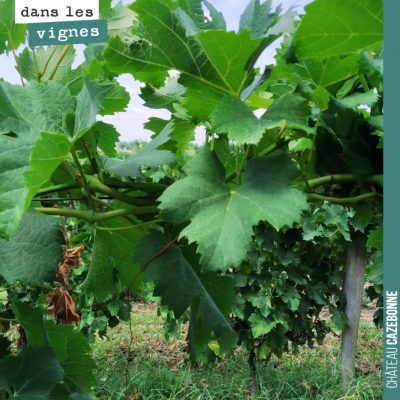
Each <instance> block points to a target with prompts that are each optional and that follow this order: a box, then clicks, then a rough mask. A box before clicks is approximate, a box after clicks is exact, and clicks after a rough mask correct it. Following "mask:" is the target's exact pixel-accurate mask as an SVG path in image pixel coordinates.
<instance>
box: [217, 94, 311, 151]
mask: <svg viewBox="0 0 400 400" xmlns="http://www.w3.org/2000/svg"><path fill="white" fill-rule="evenodd" d="M309 116H311V110H310V107H309V106H308V102H307V100H306V99H304V98H302V97H301V96H300V95H299V94H295V93H291V94H288V95H287V96H285V97H282V98H279V99H276V100H275V101H274V102H273V103H272V104H271V105H270V106H269V108H268V110H267V111H266V112H265V113H264V114H263V116H262V117H261V118H260V119H258V118H257V117H256V116H255V115H254V113H253V112H252V111H251V110H250V108H249V107H248V106H247V105H246V104H245V103H244V102H243V101H241V100H240V99H238V98H234V97H231V96H229V97H228V96H227V97H224V98H223V99H222V100H221V103H220V104H219V105H218V107H217V108H216V109H215V110H214V111H213V112H212V113H211V115H210V118H211V126H212V130H213V131H214V132H216V133H227V134H228V137H229V139H230V140H236V142H237V143H238V144H239V145H241V144H244V143H247V144H257V143H258V142H259V141H260V140H261V138H262V136H263V133H264V131H265V130H266V129H272V128H276V127H280V128H282V127H285V126H287V127H289V128H297V129H302V130H304V131H306V132H310V133H313V132H314V129H313V128H310V127H309V126H308V124H307V121H308V118H309Z"/></svg>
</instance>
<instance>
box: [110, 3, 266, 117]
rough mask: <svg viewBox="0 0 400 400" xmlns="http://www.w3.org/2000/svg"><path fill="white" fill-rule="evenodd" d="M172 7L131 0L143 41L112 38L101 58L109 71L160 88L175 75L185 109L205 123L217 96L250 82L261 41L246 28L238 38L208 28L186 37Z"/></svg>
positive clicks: (219, 96) (236, 93) (165, 4)
mask: <svg viewBox="0 0 400 400" xmlns="http://www.w3.org/2000/svg"><path fill="white" fill-rule="evenodd" d="M175 7H176V5H175V4H173V3H166V2H161V1H157V0H138V1H136V2H134V3H133V4H132V5H130V6H129V8H130V9H131V10H133V11H134V12H136V13H137V14H138V21H139V24H137V26H135V27H134V31H135V30H137V31H138V32H137V33H138V35H139V36H141V37H142V38H143V39H144V41H140V42H138V41H132V42H131V43H124V42H123V41H122V40H121V39H120V38H118V37H116V38H113V39H111V40H110V41H109V46H108V47H107V49H106V50H105V51H104V58H105V60H106V62H107V65H108V66H109V67H110V69H111V70H112V71H115V72H117V73H118V74H122V73H131V74H132V75H133V76H134V78H135V79H138V80H140V81H141V82H145V83H149V84H151V85H152V86H154V87H156V88H159V87H161V86H163V85H164V80H165V78H167V77H168V71H169V70H171V69H173V70H177V71H179V72H180V76H179V79H178V82H179V83H180V84H181V85H182V86H184V87H186V88H187V92H186V96H187V97H188V103H187V107H188V108H189V109H190V111H191V114H192V116H193V117H194V118H195V119H196V120H198V121H204V120H206V119H207V116H208V115H209V113H210V112H211V111H212V110H213V108H215V106H216V105H217V104H218V102H219V100H220V99H221V98H222V97H224V96H225V95H227V94H231V95H232V96H235V97H238V96H239V94H240V92H241V91H242V90H243V89H244V88H245V87H246V86H248V85H249V84H250V83H251V82H252V80H253V75H254V73H253V65H254V63H255V61H256V58H255V59H254V60H253V61H252V62H250V64H248V59H249V57H250V56H251V55H252V54H253V53H254V52H255V51H256V50H257V49H258V48H259V46H260V44H261V42H262V39H251V37H250V31H249V30H244V31H243V32H241V33H239V34H237V33H235V32H225V31H223V30H207V31H200V32H198V33H196V34H195V35H194V36H186V29H185V27H183V26H182V25H181V22H182V21H179V19H178V18H177V14H176V13H177V10H176V9H175ZM155 10H157V11H155ZM203 15H204V14H203V13H201V16H203ZM188 19H190V18H189V17H188ZM192 22H193V21H192ZM193 25H195V24H194V23H193ZM165 48H168V54H167V53H166V52H165V51H164V49H165ZM221 48H222V49H223V51H221Z"/></svg>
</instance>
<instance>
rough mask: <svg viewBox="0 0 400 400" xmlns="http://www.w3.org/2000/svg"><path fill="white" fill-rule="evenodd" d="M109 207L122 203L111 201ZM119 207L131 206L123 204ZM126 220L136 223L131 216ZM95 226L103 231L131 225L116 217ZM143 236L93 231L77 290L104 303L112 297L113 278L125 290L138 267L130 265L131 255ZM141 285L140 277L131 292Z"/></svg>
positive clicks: (119, 232) (133, 231)
mask: <svg viewBox="0 0 400 400" xmlns="http://www.w3.org/2000/svg"><path fill="white" fill-rule="evenodd" d="M111 204H112V205H113V206H114V207H115V208H121V206H122V204H123V203H121V202H118V201H114V202H113V203H111ZM123 207H124V208H129V207H132V206H128V205H127V204H123ZM130 218H131V219H132V220H133V221H134V222H135V221H136V222H137V223H140V221H139V220H137V219H136V218H135V217H133V216H132V217H130ZM98 225H99V226H100V227H104V228H118V227H128V226H132V223H131V222H129V221H127V220H126V219H124V218H121V217H120V218H114V219H112V220H109V221H106V222H102V223H99V224H98ZM144 235H145V233H144V232H142V231H140V230H139V229H129V230H123V231H103V230H96V233H95V240H94V245H93V255H92V261H91V264H90V267H89V273H88V275H87V277H86V279H85V281H84V282H83V284H82V286H81V287H80V288H81V289H82V290H83V291H84V292H87V293H90V292H93V294H94V296H95V298H96V300H97V301H99V302H105V301H107V300H108V299H110V298H111V297H112V295H113V294H114V292H115V290H116V279H117V278H118V280H119V282H120V284H121V285H122V287H123V288H127V287H129V285H130V284H131V282H132V281H133V279H134V277H135V276H136V274H137V273H138V272H139V270H140V265H138V264H134V265H132V257H133V256H134V254H135V249H136V247H137V243H138V240H139V239H140V238H141V237H143V236H144ZM116 272H117V273H118V274H116ZM141 282H142V276H141V275H140V276H139V278H138V279H137V280H136V282H135V285H134V286H133V287H132V288H131V290H132V291H134V290H136V289H137V288H138V287H139V286H140V285H141Z"/></svg>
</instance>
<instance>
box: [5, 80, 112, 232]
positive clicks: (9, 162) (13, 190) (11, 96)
mask: <svg viewBox="0 0 400 400" xmlns="http://www.w3.org/2000/svg"><path fill="white" fill-rule="evenodd" d="M112 87H113V85H112V84H104V85H99V84H98V83H97V82H95V81H90V80H89V76H85V79H84V86H83V88H82V91H81V92H80V93H79V95H78V96H77V98H76V99H75V98H74V97H72V96H71V95H70V93H69V90H68V89H67V88H65V87H62V86H61V85H59V84H57V83H55V82H52V81H50V82H49V83H48V84H46V85H45V84H39V83H37V82H35V81H31V82H30V85H29V86H27V87H21V86H16V85H10V84H8V83H6V82H0V125H1V126H2V128H3V129H7V130H9V131H11V132H14V133H15V134H16V135H17V137H9V136H5V135H1V136H0V141H1V145H0V167H1V170H2V175H3V176H2V178H4V179H2V180H1V183H0V205H1V207H0V208H1V210H2V211H1V212H0V236H1V237H4V238H8V237H11V236H12V235H13V234H15V232H16V230H17V228H18V224H19V222H20V219H21V216H22V214H23V213H24V212H25V211H26V210H27V209H28V207H29V205H30V202H31V200H32V198H33V197H34V195H35V194H36V192H37V190H38V189H40V187H41V186H42V185H43V184H45V183H46V182H47V181H48V180H49V179H50V177H51V174H52V173H53V172H54V170H55V169H56V168H57V167H58V165H59V164H60V163H61V162H62V161H63V160H65V159H66V157H68V154H69V150H70V149H71V147H72V146H73V144H74V142H75V141H76V140H77V139H78V138H79V137H80V136H82V135H83V134H84V133H85V132H86V130H87V129H88V128H90V127H91V126H92V125H93V124H94V123H95V122H96V115H97V114H98V113H99V112H100V111H101V109H102V106H101V102H102V100H103V99H104V97H105V96H106V95H107V93H108V92H109V91H110V90H111V89H112ZM74 111H76V113H75V125H74V137H73V138H72V139H70V132H69V130H68V128H67V123H66V116H67V114H68V113H71V112H74ZM38 139H39V140H38ZM29 167H31V169H29ZM16 199H17V200H16Z"/></svg>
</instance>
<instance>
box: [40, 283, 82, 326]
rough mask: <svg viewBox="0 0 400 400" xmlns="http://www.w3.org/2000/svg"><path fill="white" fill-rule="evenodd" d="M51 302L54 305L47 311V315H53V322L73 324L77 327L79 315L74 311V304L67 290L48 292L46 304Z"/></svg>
mask: <svg viewBox="0 0 400 400" xmlns="http://www.w3.org/2000/svg"><path fill="white" fill-rule="evenodd" d="M50 302H52V303H53V304H54V305H52V306H50V307H49V308H48V309H47V315H53V314H55V320H56V322H58V323H61V324H68V325H72V324H73V323H74V322H75V324H76V325H78V322H79V321H80V317H79V315H78V314H77V313H76V310H75V303H74V302H73V300H72V298H71V296H70V295H69V293H68V291H67V290H60V289H59V288H56V289H55V290H54V291H52V292H49V294H48V299H47V302H46V303H47V304H49V303H50Z"/></svg>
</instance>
